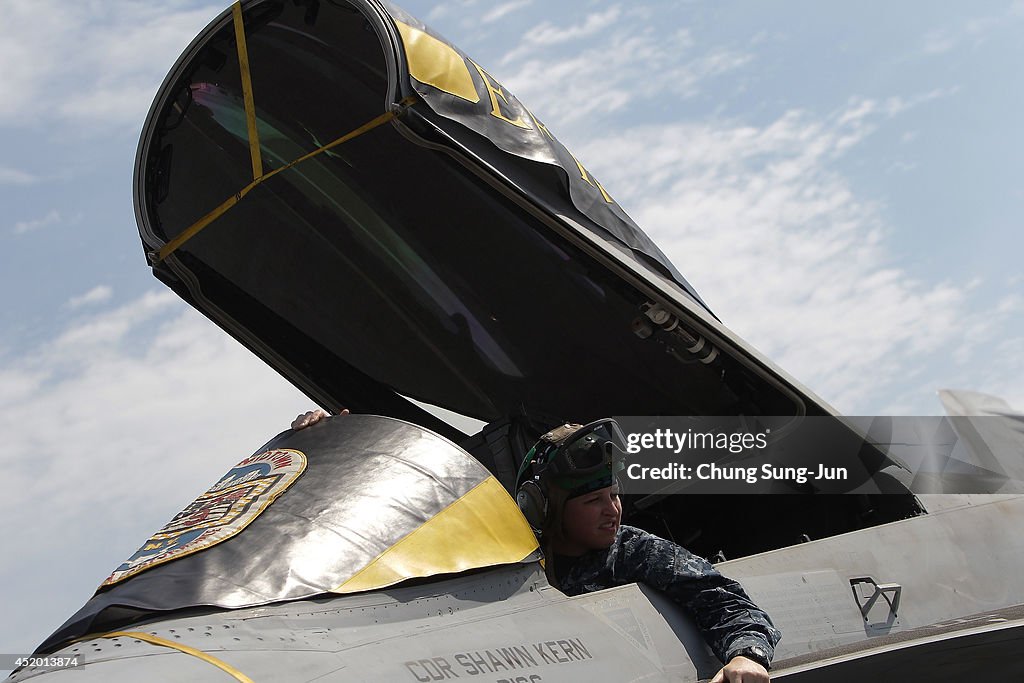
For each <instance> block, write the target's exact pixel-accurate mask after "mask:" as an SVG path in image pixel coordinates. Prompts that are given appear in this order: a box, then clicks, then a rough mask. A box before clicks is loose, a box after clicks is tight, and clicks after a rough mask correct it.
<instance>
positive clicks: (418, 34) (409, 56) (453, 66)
mask: <svg viewBox="0 0 1024 683" xmlns="http://www.w3.org/2000/svg"><path fill="white" fill-rule="evenodd" d="M395 25H397V26H398V32H399V33H401V34H402V44H403V45H404V46H405V60H406V61H407V62H409V75H410V76H412V77H413V78H415V79H416V80H417V81H419V82H420V83H426V84H427V85H432V86H434V87H435V88H437V89H438V90H442V91H444V92H446V93H448V94H449V95H455V96H456V97H461V98H462V99H464V100H467V101H469V102H479V101H480V95H479V94H478V93H477V91H476V86H475V85H474V84H473V77H472V76H471V75H470V73H469V67H468V66H466V60H465V59H463V58H462V55H460V54H459V53H458V52H456V51H455V50H454V49H453V48H452V46H451V45H448V44H447V43H445V42H443V41H440V40H438V39H437V38H435V37H434V36H432V35H430V34H429V33H424V32H423V31H421V30H419V29H418V28H413V27H412V26H409V25H408V24H403V23H402V22H400V21H397V20H396V21H395Z"/></svg>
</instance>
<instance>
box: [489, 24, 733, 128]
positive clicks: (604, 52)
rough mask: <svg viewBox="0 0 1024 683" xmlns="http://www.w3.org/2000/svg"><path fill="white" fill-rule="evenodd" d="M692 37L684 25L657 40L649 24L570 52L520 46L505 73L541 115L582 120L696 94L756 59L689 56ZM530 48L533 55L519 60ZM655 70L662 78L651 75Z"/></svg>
mask: <svg viewBox="0 0 1024 683" xmlns="http://www.w3.org/2000/svg"><path fill="white" fill-rule="evenodd" d="M689 41H690V37H689V34H688V33H687V32H686V31H685V30H680V31H677V32H676V40H674V41H659V40H654V39H653V31H652V30H651V29H650V28H647V29H644V30H640V31H635V30H632V31H631V30H625V29H623V30H621V31H613V32H612V33H611V34H610V35H607V36H604V37H602V38H601V39H600V40H595V41H593V42H594V45H593V47H589V48H587V49H585V50H583V51H581V52H578V53H575V54H573V55H571V56H569V57H565V56H562V55H560V54H558V53H557V52H556V51H551V50H545V49H543V48H538V49H533V50H528V51H524V50H520V49H519V48H517V49H516V50H514V51H512V52H511V53H509V54H508V55H506V56H505V57H504V58H503V59H502V60H501V61H502V63H505V64H510V65H513V64H514V65H513V66H511V68H512V69H514V70H513V71H512V73H511V74H509V75H508V76H504V77H501V78H502V80H503V82H504V83H505V85H507V86H508V87H509V88H510V89H511V90H512V91H513V92H514V93H515V94H516V96H518V97H519V98H520V99H521V100H522V101H523V102H525V103H528V106H529V107H530V109H531V110H532V111H533V112H534V113H535V114H537V116H539V117H540V118H541V120H545V121H551V122H558V123H559V124H572V123H575V124H578V123H580V122H581V121H583V120H585V119H593V118H596V117H599V116H601V115H603V114H609V113H612V112H617V111H622V110H625V109H626V108H627V107H631V108H633V107H638V106H639V104H638V101H649V100H655V99H657V100H659V101H662V102H664V101H665V100H666V98H668V97H671V96H673V95H675V96H677V97H682V98H689V97H693V96H695V95H696V94H697V93H698V92H700V86H701V84H702V83H704V82H705V81H707V80H709V79H712V78H715V77H717V76H720V75H722V74H724V73H726V72H728V71H732V70H735V69H738V68H740V67H742V66H743V65H745V64H747V63H748V62H749V61H750V59H751V56H750V55H748V54H745V53H739V52H735V51H731V50H726V49H724V48H718V49H710V50H708V51H707V52H706V53H705V54H703V55H701V56H699V57H694V58H693V59H689V60H687V59H685V58H681V56H680V51H681V50H685V49H686V45H687V44H688V43H689ZM526 52H529V58H528V59H525V60H522V61H519V57H521V56H522V55H523V54H525V53H526ZM652 73H656V74H658V77H657V78H651V74H652ZM577 127H578V126H577ZM556 134H557V133H556Z"/></svg>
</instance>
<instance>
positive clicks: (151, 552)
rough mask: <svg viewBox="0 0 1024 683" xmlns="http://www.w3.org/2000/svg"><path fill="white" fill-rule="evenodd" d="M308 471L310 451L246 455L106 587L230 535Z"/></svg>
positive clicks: (110, 579) (157, 533) (235, 532)
mask: <svg viewBox="0 0 1024 683" xmlns="http://www.w3.org/2000/svg"><path fill="white" fill-rule="evenodd" d="M305 469H306V456H305V454H303V453H301V452H300V451H295V450H291V449H276V450H270V451H264V452H263V453H260V454H258V455H253V456H250V457H248V458H246V459H245V460H243V461H242V462H240V463H238V464H237V465H235V466H234V467H233V468H232V469H231V471H230V472H228V473H227V474H225V475H224V476H223V477H221V479H220V481H218V482H217V483H216V484H214V485H213V486H212V487H211V488H210V489H209V490H208V491H207V492H206V493H204V494H203V495H201V496H199V497H198V498H196V499H195V500H194V501H193V502H192V503H191V504H190V505H188V507H186V508H185V509H184V510H182V511H181V512H179V513H178V514H177V515H175V516H174V519H172V520H171V521H170V522H168V523H167V524H166V525H165V526H164V528H162V529H160V531H158V532H156V533H155V534H153V536H152V537H151V538H150V539H149V540H148V541H146V542H145V543H144V544H143V545H142V547H141V548H139V549H138V550H137V551H136V552H135V554H134V555H132V556H131V557H129V558H128V559H127V560H125V561H124V562H122V563H121V566H119V567H118V568H117V569H115V570H114V573H112V574H111V575H110V576H109V577H108V578H107V580H106V581H104V582H103V584H102V585H103V586H111V585H113V584H115V583H117V582H119V581H123V580H124V579H127V578H128V577H129V576H134V575H135V574H138V573H139V572H141V571H143V570H145V569H149V568H150V567H154V566H156V565H158V564H163V563H164V562H170V561H171V560H176V559H178V558H179V557H184V556H186V555H191V554H192V553H195V552H199V551H200V550H205V549H206V548H209V547H211V546H214V545H216V544H218V543H220V542H221V541H225V540H227V539H229V538H231V537H232V536H234V535H235V534H237V533H239V532H240V531H242V529H244V528H245V527H246V526H248V525H249V523H250V522H252V521H253V520H254V519H256V517H258V516H259V514H260V513H261V512H263V511H264V510H265V509H266V508H267V506H268V505H270V504H271V503H272V502H274V499H275V498H277V497H278V496H279V495H281V494H282V493H284V492H285V491H286V490H287V489H288V487H289V486H291V485H292V483H293V482H294V481H295V480H296V479H297V478H298V477H299V475H300V474H302V472H303V471H304V470H305Z"/></svg>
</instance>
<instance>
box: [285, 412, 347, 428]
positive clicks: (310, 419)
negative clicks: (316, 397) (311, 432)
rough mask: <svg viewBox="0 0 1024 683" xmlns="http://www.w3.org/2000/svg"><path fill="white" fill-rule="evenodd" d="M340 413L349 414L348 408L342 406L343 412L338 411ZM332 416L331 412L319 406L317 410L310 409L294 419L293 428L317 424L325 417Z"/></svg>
mask: <svg viewBox="0 0 1024 683" xmlns="http://www.w3.org/2000/svg"><path fill="white" fill-rule="evenodd" d="M338 415H348V408H342V409H341V412H340V413H338ZM330 416H331V414H330V413H328V412H326V411H324V410H321V409H320V408H317V409H316V410H310V411H309V412H306V413H303V414H302V415H299V416H298V417H296V418H295V419H294V420H292V429H305V428H306V427H309V426H311V425H315V424H316V423H317V422H319V421H320V420H322V419H324V418H325V417H330Z"/></svg>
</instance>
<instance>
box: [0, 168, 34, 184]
mask: <svg viewBox="0 0 1024 683" xmlns="http://www.w3.org/2000/svg"><path fill="white" fill-rule="evenodd" d="M38 181H39V178H37V177H36V176H34V175H32V174H31V173H26V172H25V171H19V170H18V169H16V168H10V167H7V166H0V185H31V184H33V183H36V182H38Z"/></svg>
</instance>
